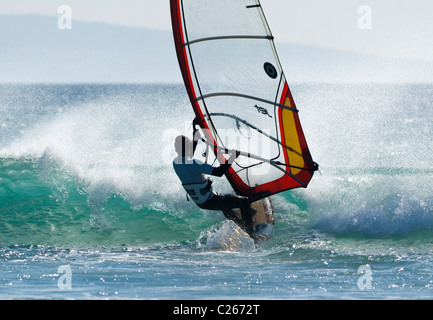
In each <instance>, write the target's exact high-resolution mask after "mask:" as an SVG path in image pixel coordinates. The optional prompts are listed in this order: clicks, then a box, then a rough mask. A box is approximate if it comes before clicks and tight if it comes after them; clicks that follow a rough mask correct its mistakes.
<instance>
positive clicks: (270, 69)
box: [263, 62, 278, 79]
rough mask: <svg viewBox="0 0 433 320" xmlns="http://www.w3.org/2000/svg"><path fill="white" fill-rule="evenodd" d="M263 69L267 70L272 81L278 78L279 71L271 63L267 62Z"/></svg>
mask: <svg viewBox="0 0 433 320" xmlns="http://www.w3.org/2000/svg"><path fill="white" fill-rule="evenodd" d="M263 67H264V68H265V72H266V74H267V75H268V76H269V77H271V78H272V79H276V78H277V77H278V72H277V69H275V67H274V66H273V65H272V64H271V63H269V62H266V63H265V65H264V66H263Z"/></svg>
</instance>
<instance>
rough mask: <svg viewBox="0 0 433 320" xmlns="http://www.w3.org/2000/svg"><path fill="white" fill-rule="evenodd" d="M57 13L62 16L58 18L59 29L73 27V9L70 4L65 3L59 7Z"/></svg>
mask: <svg viewBox="0 0 433 320" xmlns="http://www.w3.org/2000/svg"><path fill="white" fill-rule="evenodd" d="M57 13H58V14H60V15H61V16H60V17H59V19H58V20H57V27H58V28H59V30H71V29H72V9H71V7H70V6H67V5H63V6H60V7H59V8H58V9H57Z"/></svg>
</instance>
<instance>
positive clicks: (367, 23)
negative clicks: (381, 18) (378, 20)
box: [358, 5, 373, 30]
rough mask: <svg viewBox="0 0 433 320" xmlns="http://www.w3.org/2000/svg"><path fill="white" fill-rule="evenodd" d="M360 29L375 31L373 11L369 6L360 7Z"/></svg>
mask: <svg viewBox="0 0 433 320" xmlns="http://www.w3.org/2000/svg"><path fill="white" fill-rule="evenodd" d="M358 14H359V18H358V28H359V29H360V30H371V29H373V10H372V9H371V7H370V6H368V5H363V6H360V7H358Z"/></svg>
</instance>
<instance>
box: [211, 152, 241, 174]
mask: <svg viewBox="0 0 433 320" xmlns="http://www.w3.org/2000/svg"><path fill="white" fill-rule="evenodd" d="M237 157H239V151H237V150H232V151H231V154H230V158H229V159H228V160H227V161H226V163H224V164H222V165H220V166H219V167H218V168H215V169H213V170H212V173H211V175H213V176H216V177H222V176H223V175H224V174H225V173H226V172H227V171H228V170H229V169H230V167H231V166H232V164H233V162H234V161H235V160H236V158H237Z"/></svg>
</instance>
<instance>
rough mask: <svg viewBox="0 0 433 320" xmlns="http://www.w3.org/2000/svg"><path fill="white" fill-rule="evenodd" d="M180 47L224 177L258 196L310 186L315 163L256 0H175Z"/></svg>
mask: <svg viewBox="0 0 433 320" xmlns="http://www.w3.org/2000/svg"><path fill="white" fill-rule="evenodd" d="M170 6H171V16H172V27H173V35H174V40H175V46H176V53H177V57H178V61H179V65H180V69H181V73H182V76H183V80H184V83H185V87H186V90H187V92H188V95H189V99H190V101H191V104H192V107H193V109H194V112H195V115H196V119H197V121H198V123H199V125H200V127H201V128H202V130H203V132H204V134H205V136H206V140H207V141H208V143H209V144H210V145H211V146H213V150H214V152H215V155H216V157H218V158H219V160H220V161H221V160H224V159H222V157H226V155H224V154H223V153H221V152H220V151H221V150H228V149H237V150H240V151H241V156H240V157H239V158H238V159H237V160H236V162H235V163H234V164H233V165H232V167H231V169H230V170H229V172H228V173H227V175H226V176H227V178H228V180H229V181H230V183H231V185H232V186H233V188H234V190H235V191H236V192H237V193H238V194H242V195H245V196H248V197H249V198H250V199H251V200H253V201H255V200H259V199H262V198H265V197H268V196H270V195H272V194H276V193H279V192H281V191H285V190H289V189H293V188H299V187H304V188H305V187H307V185H308V183H309V182H310V180H311V178H312V176H313V174H314V171H316V170H317V169H318V166H317V164H316V163H315V162H313V160H312V157H311V155H310V151H309V149H308V146H307V142H306V140H305V137H304V133H303V130H302V127H301V123H300V121H299V116H298V109H297V108H296V105H295V102H294V100H293V97H292V94H291V92H290V89H289V85H288V83H287V81H286V77H285V75H284V72H283V69H282V67H281V63H280V61H279V59H278V55H277V51H276V48H275V45H274V37H273V36H272V33H271V30H270V28H269V26H268V23H267V21H266V18H265V15H264V12H263V9H262V7H261V4H260V2H259V1H258V0H170Z"/></svg>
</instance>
